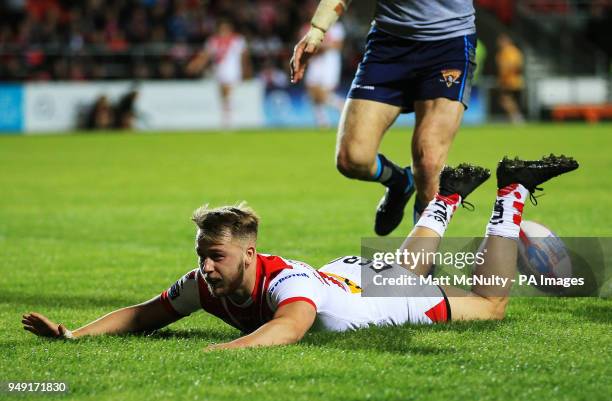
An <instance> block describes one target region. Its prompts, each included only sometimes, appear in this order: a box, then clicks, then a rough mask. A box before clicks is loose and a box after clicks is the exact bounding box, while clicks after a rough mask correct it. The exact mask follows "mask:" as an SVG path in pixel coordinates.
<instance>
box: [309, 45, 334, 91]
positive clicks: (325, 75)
mask: <svg viewBox="0 0 612 401" xmlns="http://www.w3.org/2000/svg"><path fill="white" fill-rule="evenodd" d="M341 57H342V56H341V55H340V52H339V51H332V50H329V51H326V52H325V53H323V54H321V55H319V56H316V57H314V58H312V59H311V60H310V63H309V64H308V68H307V69H306V77H305V78H304V80H305V83H306V86H320V87H323V88H325V89H327V90H334V89H336V87H337V86H338V84H339V83H340V73H341V68H342V60H341Z"/></svg>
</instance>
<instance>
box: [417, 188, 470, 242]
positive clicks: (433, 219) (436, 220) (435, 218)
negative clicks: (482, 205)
mask: <svg viewBox="0 0 612 401" xmlns="http://www.w3.org/2000/svg"><path fill="white" fill-rule="evenodd" d="M459 203H461V196H459V194H452V195H449V196H442V195H440V194H436V196H435V197H434V198H433V200H432V201H431V202H429V205H427V207H426V208H425V210H424V211H423V214H421V217H420V218H419V221H418V222H417V223H416V226H417V227H427V228H429V229H431V230H433V231H435V232H436V233H438V235H439V236H440V237H443V236H444V232H445V231H446V228H447V227H448V223H450V220H451V218H452V217H453V214H454V213H455V210H457V206H458V205H459Z"/></svg>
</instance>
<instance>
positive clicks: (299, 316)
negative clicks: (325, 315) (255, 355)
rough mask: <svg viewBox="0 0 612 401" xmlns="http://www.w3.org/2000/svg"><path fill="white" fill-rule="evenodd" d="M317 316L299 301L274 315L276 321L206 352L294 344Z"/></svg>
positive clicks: (306, 304) (314, 311) (307, 305)
mask: <svg viewBox="0 0 612 401" xmlns="http://www.w3.org/2000/svg"><path fill="white" fill-rule="evenodd" d="M316 316H317V311H316V310H315V308H314V307H313V305H311V304H310V303H308V302H304V301H297V302H293V303H290V304H287V305H283V306H281V307H280V308H278V310H277V311H276V313H275V314H274V319H272V320H270V321H269V322H268V323H266V324H264V325H263V326H261V327H260V328H259V329H257V330H255V331H254V332H252V333H251V334H248V335H246V336H243V337H240V338H238V339H236V340H234V341H230V342H228V343H221V344H213V345H210V346H208V347H207V348H206V349H205V351H212V350H216V349H228V348H247V347H266V346H272V345H287V344H294V343H296V342H298V341H300V340H301V339H302V337H304V335H305V334H306V332H308V330H309V329H310V327H311V326H312V324H313V323H314V321H315V317H316Z"/></svg>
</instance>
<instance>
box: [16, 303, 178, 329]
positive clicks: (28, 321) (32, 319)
mask: <svg viewBox="0 0 612 401" xmlns="http://www.w3.org/2000/svg"><path fill="white" fill-rule="evenodd" d="M178 319H180V318H179V317H178V316H177V315H175V314H172V313H170V311H168V310H167V309H166V307H165V306H164V305H163V304H162V302H161V298H160V297H156V298H153V299H151V300H149V301H147V302H144V303H142V304H138V305H133V306H128V307H127V308H122V309H118V310H116V311H114V312H111V313H109V314H107V315H104V316H102V317H101V318H99V319H96V320H94V321H93V322H91V323H88V324H86V325H85V326H83V327H81V328H79V329H76V330H74V331H70V330H68V329H67V328H66V327H65V326H64V325H62V324H57V323H55V322H53V321H51V320H49V319H48V318H47V317H45V316H44V315H41V314H40V313H36V312H31V313H28V314H26V315H23V319H22V321H21V323H23V328H24V329H25V330H27V331H29V332H32V333H34V334H36V335H37V336H41V337H50V338H78V337H81V336H97V335H102V334H124V333H138V332H143V331H150V330H157V329H160V328H162V327H165V326H167V325H169V324H170V323H173V322H175V321H177V320H178Z"/></svg>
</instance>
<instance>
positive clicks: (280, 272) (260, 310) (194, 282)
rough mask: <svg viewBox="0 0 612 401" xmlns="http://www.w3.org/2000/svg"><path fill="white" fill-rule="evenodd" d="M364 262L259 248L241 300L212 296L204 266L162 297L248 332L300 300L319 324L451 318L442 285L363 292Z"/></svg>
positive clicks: (182, 312)
mask: <svg viewBox="0 0 612 401" xmlns="http://www.w3.org/2000/svg"><path fill="white" fill-rule="evenodd" d="M361 265H362V263H361V258H360V257H358V256H345V257H342V258H338V259H336V260H334V261H332V262H330V263H328V264H327V265H325V266H323V267H322V268H321V269H319V270H315V269H314V268H312V267H310V266H309V265H307V264H306V263H303V262H300V261H295V260H289V259H284V258H281V257H279V256H271V255H263V254H258V255H257V271H256V280H255V287H254V289H253V293H252V294H251V298H250V299H249V300H248V301H246V302H245V303H244V304H242V305H237V304H235V303H234V302H232V301H231V299H229V298H227V297H214V296H213V295H212V294H211V293H210V290H209V289H208V286H207V284H206V282H205V281H204V274H203V272H202V271H201V270H200V269H194V270H192V271H190V272H189V273H187V274H186V275H184V276H183V277H182V278H180V279H179V280H178V281H177V282H176V283H174V284H173V285H172V286H171V287H170V288H169V289H168V290H166V291H164V292H163V293H162V294H161V296H160V297H161V300H162V302H163V304H164V305H165V306H166V308H167V309H168V310H169V311H170V312H171V313H173V314H176V315H177V316H180V317H183V316H187V315H190V314H191V313H193V312H195V311H197V310H200V309H204V310H205V311H206V312H208V313H210V314H212V315H215V316H217V317H218V318H220V319H222V320H223V321H225V322H226V323H228V324H230V325H231V326H234V327H236V328H237V329H239V330H241V331H242V332H245V333H249V332H252V331H254V330H256V329H258V328H259V327H260V326H262V325H263V324H265V323H266V322H268V321H270V320H272V318H273V317H274V313H275V312H276V311H277V310H278V308H280V307H281V306H283V305H287V304H289V303H291V302H297V301H304V302H308V303H309V304H311V305H312V306H313V307H314V308H315V309H316V312H317V316H316V320H315V323H314V325H313V329H315V330H317V329H318V330H328V331H345V330H353V329H358V328H362V327H368V326H370V325H376V326H384V325H399V324H403V323H425V324H428V323H433V322H440V321H447V320H449V318H450V316H449V309H448V303H447V301H446V298H445V297H444V294H443V293H442V291H441V290H440V291H439V296H435V297H388V298H374V297H362V296H361V286H360V284H361V270H360V269H361V267H362V266H361Z"/></svg>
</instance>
